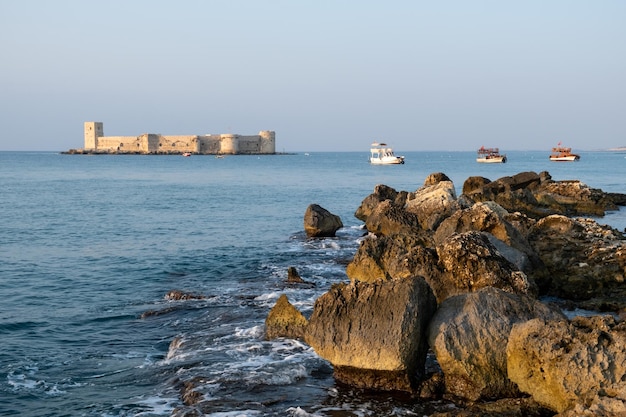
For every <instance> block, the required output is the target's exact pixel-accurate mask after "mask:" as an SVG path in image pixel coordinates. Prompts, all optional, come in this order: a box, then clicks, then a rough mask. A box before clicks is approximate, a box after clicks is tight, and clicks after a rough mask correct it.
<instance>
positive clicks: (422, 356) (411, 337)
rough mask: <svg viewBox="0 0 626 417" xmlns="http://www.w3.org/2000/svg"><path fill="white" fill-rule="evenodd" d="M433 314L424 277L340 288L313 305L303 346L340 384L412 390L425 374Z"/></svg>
mask: <svg viewBox="0 0 626 417" xmlns="http://www.w3.org/2000/svg"><path fill="white" fill-rule="evenodd" d="M435 309H436V301H435V297H434V295H433V293H432V291H431V289H430V287H429V286H428V284H427V283H426V281H424V279H423V278H421V277H412V278H406V279H403V280H395V281H385V282H377V283H373V284H369V283H364V282H353V283H350V284H337V285H334V286H333V287H332V288H331V289H330V291H328V292H327V293H325V294H323V295H322V296H321V297H319V298H318V299H317V300H316V301H315V306H314V308H313V314H312V315H311V318H310V319H309V325H308V326H307V329H306V335H305V341H306V342H307V343H308V344H309V345H310V346H312V347H313V349H315V352H316V353H317V354H318V355H320V356H321V357H322V358H324V359H326V360H328V361H329V362H330V363H331V364H332V365H333V367H334V370H335V378H336V379H338V380H339V381H342V382H344V383H346V384H349V385H353V386H357V387H361V388H370V389H380V390H401V391H411V390H412V389H413V387H414V384H415V382H416V381H417V379H419V377H420V376H421V374H423V371H424V363H425V360H426V353H427V346H426V340H425V337H424V334H425V331H426V325H427V324H428V322H429V320H430V318H431V317H432V315H433V313H434V311H435Z"/></svg>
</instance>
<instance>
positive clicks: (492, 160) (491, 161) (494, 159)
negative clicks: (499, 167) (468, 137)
mask: <svg viewBox="0 0 626 417" xmlns="http://www.w3.org/2000/svg"><path fill="white" fill-rule="evenodd" d="M476 162H480V163H481V164H504V163H505V162H506V156H495V157H491V158H476Z"/></svg>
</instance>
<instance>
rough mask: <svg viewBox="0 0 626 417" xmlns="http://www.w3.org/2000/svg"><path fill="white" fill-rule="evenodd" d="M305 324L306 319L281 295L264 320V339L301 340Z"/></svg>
mask: <svg viewBox="0 0 626 417" xmlns="http://www.w3.org/2000/svg"><path fill="white" fill-rule="evenodd" d="M307 324H308V322H307V319H306V318H305V317H304V316H303V315H302V313H301V312H300V311H298V309H297V308H295V307H294V306H293V305H292V304H291V303H290V302H289V300H288V299H287V296H286V295H285V294H283V295H281V296H280V297H279V298H278V300H277V301H276V304H275V305H274V307H272V309H271V310H270V312H269V314H268V315H267V318H266V319H265V338H266V339H267V340H272V339H276V338H278V337H286V338H289V339H303V338H304V332H305V329H306V327H307Z"/></svg>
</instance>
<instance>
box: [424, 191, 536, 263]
mask: <svg viewBox="0 0 626 417" xmlns="http://www.w3.org/2000/svg"><path fill="white" fill-rule="evenodd" d="M522 216H523V215H522V214H520V213H516V214H513V215H511V214H510V213H509V212H508V211H506V210H505V209H504V208H502V207H501V206H500V205H499V204H497V203H495V202H493V201H487V202H483V203H476V204H474V205H473V206H472V207H470V208H467V209H463V210H458V211H456V212H454V213H453V214H452V215H450V216H449V217H448V218H446V219H445V220H444V221H443V222H442V223H441V224H440V225H439V227H438V228H437V230H436V231H435V234H434V240H435V243H437V244H441V243H442V242H443V241H444V240H445V239H446V238H448V237H449V236H451V235H453V234H454V233H463V232H468V231H478V232H487V233H490V234H491V235H493V236H494V237H495V238H497V239H498V240H500V241H502V243H504V244H505V245H506V246H507V247H510V248H512V249H516V251H515V252H513V251H510V250H508V249H506V248H504V245H498V249H501V253H502V254H503V255H505V254H510V255H512V258H511V259H509V260H512V259H514V260H515V262H514V263H515V264H516V265H517V267H518V269H519V270H522V271H529V272H530V271H532V270H533V269H535V268H541V267H543V264H542V262H541V259H540V258H539V256H538V255H537V254H536V253H535V251H534V250H533V248H532V246H531V245H530V244H529V242H528V240H527V238H526V236H527V234H528V228H527V226H526V225H527V224H528V222H529V221H530V220H522V219H520V217H522ZM524 217H525V216H524ZM509 219H510V221H509ZM520 224H523V225H524V226H526V227H521V226H520ZM492 242H493V241H492ZM519 252H521V254H520V253H519ZM522 254H523V255H522ZM505 257H507V256H505ZM507 259H508V258H507Z"/></svg>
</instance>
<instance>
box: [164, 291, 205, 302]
mask: <svg viewBox="0 0 626 417" xmlns="http://www.w3.org/2000/svg"><path fill="white" fill-rule="evenodd" d="M204 298H206V297H205V296H203V295H199V294H193V293H189V292H184V291H180V290H172V291H170V292H168V293H167V294H165V299H166V300H169V301H180V300H202V299H204Z"/></svg>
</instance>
